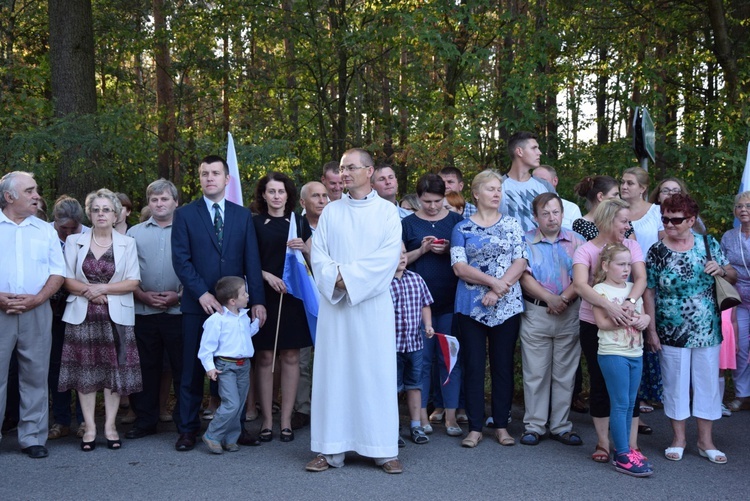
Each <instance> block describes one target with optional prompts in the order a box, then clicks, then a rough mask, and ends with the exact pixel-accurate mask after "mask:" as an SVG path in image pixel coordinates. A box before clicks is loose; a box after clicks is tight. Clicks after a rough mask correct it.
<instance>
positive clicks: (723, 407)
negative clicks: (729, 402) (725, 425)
mask: <svg viewBox="0 0 750 501" xmlns="http://www.w3.org/2000/svg"><path fill="white" fill-rule="evenodd" d="M721 415H722V416H724V417H729V416H731V415H732V411H730V410H729V409H728V408H727V406H726V405H724V404H723V403H722V404H721Z"/></svg>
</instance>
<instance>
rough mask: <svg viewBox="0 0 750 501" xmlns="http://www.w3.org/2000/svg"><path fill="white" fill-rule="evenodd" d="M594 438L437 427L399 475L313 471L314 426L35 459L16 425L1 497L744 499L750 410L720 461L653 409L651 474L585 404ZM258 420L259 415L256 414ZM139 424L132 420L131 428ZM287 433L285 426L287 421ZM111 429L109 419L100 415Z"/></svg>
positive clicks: (57, 451) (586, 433)
mask: <svg viewBox="0 0 750 501" xmlns="http://www.w3.org/2000/svg"><path fill="white" fill-rule="evenodd" d="M522 412H523V411H522V409H520V408H515V409H514V411H513V423H512V424H511V425H510V427H509V431H510V432H511V433H512V434H513V435H514V436H515V437H517V438H518V437H519V436H520V433H521V431H522V424H521V421H522V417H523V415H522ZM573 419H574V422H575V428H576V430H577V431H578V432H579V433H580V435H581V436H582V437H583V440H584V445H583V446H582V447H569V446H564V445H562V444H560V443H557V442H554V441H551V440H544V441H542V443H541V444H539V445H538V446H536V447H529V446H523V445H516V446H515V447H501V446H500V445H499V444H497V442H494V441H493V440H492V436H493V435H492V430H489V429H487V430H485V435H484V437H485V438H484V440H483V441H482V443H480V444H479V446H478V447H477V448H476V449H463V448H461V447H460V445H459V444H460V440H461V439H460V438H451V437H448V436H446V435H445V429H444V427H443V426H442V425H438V426H436V427H435V434H433V435H432V436H431V442H430V443H429V444H426V445H421V446H418V445H414V444H412V443H411V442H408V443H407V447H406V448H405V449H402V450H401V455H400V458H401V460H402V461H403V463H404V468H405V472H404V473H403V474H401V475H387V474H385V473H384V472H382V471H381V470H380V469H379V468H376V467H375V466H374V465H373V464H372V462H371V461H370V460H368V459H365V458H360V457H357V456H356V455H354V454H351V455H348V456H347V464H346V466H345V467H344V468H342V469H340V470H336V469H329V470H328V471H326V472H322V473H309V472H306V471H305V470H304V465H305V463H307V461H309V460H310V459H311V458H312V457H313V454H312V453H311V452H310V450H309V448H310V435H309V428H306V429H303V430H299V431H298V432H297V438H296V440H295V441H294V442H291V443H286V444H285V443H281V442H279V441H278V438H276V439H275V440H274V441H273V442H270V443H267V444H263V445H262V446H260V447H253V448H250V447H243V448H242V449H241V450H240V452H237V453H233V454H228V453H225V454H224V455H222V456H214V455H211V454H209V453H208V452H207V450H206V448H205V446H204V445H203V444H202V443H200V444H199V445H198V447H196V449H195V450H194V451H192V452H187V453H179V452H176V451H175V450H174V449H173V444H174V441H175V439H176V437H177V435H176V433H175V432H174V431H173V430H174V427H173V425H171V424H167V425H161V429H162V430H163V433H159V434H158V435H154V436H151V437H147V438H143V439H140V440H128V441H125V443H124V447H123V449H122V450H120V451H111V450H107V449H106V447H105V446H104V442H103V439H102V438H101V437H99V440H100V443H99V444H98V448H97V449H96V450H95V451H93V452H90V453H83V452H81V451H80V449H79V447H78V440H77V439H75V438H72V437H68V438H64V439H61V440H57V441H53V442H50V443H49V444H48V445H49V449H50V457H49V458H46V459H41V460H32V459H29V458H27V457H26V456H25V455H23V454H21V453H19V452H18V447H17V441H16V435H15V433H14V432H11V433H10V434H8V435H7V436H5V437H4V438H3V441H2V443H1V444H0V499H2V500H16V499H45V500H64V499H75V500H88V499H97V500H101V499H146V498H149V499H183V500H184V499H216V498H221V499H227V498H228V499H253V498H255V499H272V500H275V499H285V500H286V499H325V500H336V499H368V500H379V499H409V500H421V499H430V500H431V499H445V500H463V499H525V500H529V499H576V500H579V499H602V498H604V499H614V498H617V499H626V498H633V497H634V498H640V499H677V498H679V499H737V498H739V499H743V498H744V497H745V496H746V495H747V491H748V487H750V481H748V470H749V469H750V412H748V411H745V412H740V413H736V414H735V415H733V416H732V417H730V418H724V419H722V420H721V421H718V422H717V423H716V424H715V440H716V443H717V445H718V447H719V448H721V449H722V450H723V451H724V452H725V453H726V454H727V456H728V457H729V462H728V464H726V465H714V464H711V463H709V462H708V461H707V460H705V459H703V458H701V457H699V456H698V451H697V447H696V446H695V440H696V438H695V437H696V430H695V423H694V422H689V424H688V437H689V438H688V441H689V446H688V448H687V450H686V452H685V458H684V459H683V460H682V461H681V462H671V461H667V460H666V459H664V457H663V450H664V448H665V447H667V446H668V445H669V441H670V438H671V434H670V430H669V424H668V420H667V419H666V418H665V417H664V415H663V413H662V411H660V410H656V411H655V412H654V413H652V414H650V415H649V416H648V423H649V424H650V425H651V426H653V427H654V430H655V432H654V434H653V435H651V436H646V437H644V436H641V442H640V444H641V447H642V449H643V452H644V453H645V454H646V455H647V456H649V458H650V459H651V460H652V462H653V463H654V467H655V473H654V475H653V476H652V477H650V478H647V479H639V478H632V477H628V476H626V475H622V474H619V473H617V472H615V471H614V469H613V467H612V466H610V465H603V464H597V463H594V462H593V461H591V459H589V455H590V454H591V452H592V451H593V449H594V445H595V435H594V430H593V427H592V425H591V421H590V418H588V416H584V415H581V414H573ZM248 427H249V429H250V430H251V431H254V432H257V431H258V430H257V428H258V427H259V422H258V421H255V422H253V423H250V424H249V425H248ZM128 428H129V427H128V426H126V425H122V426H120V429H121V434H122V433H123V432H124V431H125V430H127V429H128ZM274 432H275V433H277V434H278V424H276V429H275V430H274ZM100 433H101V424H100Z"/></svg>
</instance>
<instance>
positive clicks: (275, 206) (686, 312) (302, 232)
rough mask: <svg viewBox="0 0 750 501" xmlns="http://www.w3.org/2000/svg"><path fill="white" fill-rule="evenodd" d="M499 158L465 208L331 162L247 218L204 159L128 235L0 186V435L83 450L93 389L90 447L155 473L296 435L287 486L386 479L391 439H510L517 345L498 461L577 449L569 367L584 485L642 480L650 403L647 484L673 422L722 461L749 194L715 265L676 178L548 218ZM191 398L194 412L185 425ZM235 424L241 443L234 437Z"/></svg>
mask: <svg viewBox="0 0 750 501" xmlns="http://www.w3.org/2000/svg"><path fill="white" fill-rule="evenodd" d="M508 152H509V157H510V162H511V164H510V165H511V166H510V169H509V171H508V172H507V173H506V174H505V175H501V174H499V173H497V172H495V171H492V170H485V171H482V172H480V173H479V174H477V175H476V176H474V178H473V180H472V182H471V186H470V189H469V190H468V193H470V197H468V198H464V197H463V194H464V180H463V176H462V173H461V171H460V170H459V169H457V168H455V167H446V168H444V169H442V170H441V171H440V172H439V173H437V174H436V173H428V174H425V175H423V176H422V177H421V178H420V179H419V180H418V181H417V183H416V190H415V193H414V194H409V195H405V196H403V198H402V199H401V200H400V202H399V200H397V195H398V180H397V177H396V174H395V172H394V170H393V169H392V168H391V167H390V166H388V165H385V164H383V165H376V164H375V162H374V161H373V159H372V157H371V156H370V154H369V153H368V152H367V151H365V150H361V149H352V150H349V151H347V152H346V153H345V154H344V155H343V157H342V158H341V160H340V162H329V163H327V164H326V165H325V166H324V168H323V173H322V176H321V179H320V182H318V181H311V182H308V183H307V184H305V185H304V186H302V187H301V188H300V189H299V190H298V189H297V187H296V186H295V184H294V182H293V181H292V179H290V178H289V177H288V176H286V175H285V174H282V173H278V172H269V173H268V174H267V175H265V176H264V177H263V178H261V179H259V180H258V182H257V184H256V185H255V189H254V202H253V204H252V206H251V209H250V210H248V209H246V208H244V207H242V206H240V205H237V204H236V203H233V202H232V201H230V200H228V199H227V196H226V187H227V184H228V182H229V170H228V166H227V164H226V162H225V160H224V159H223V158H221V157H218V156H213V155H211V156H207V157H206V158H204V159H203V160H202V161H201V163H200V166H199V168H198V174H199V176H198V177H199V181H200V186H201V192H202V196H201V197H199V198H198V199H197V200H194V201H192V202H190V203H188V204H186V205H184V206H182V207H178V205H179V202H178V191H177V188H176V187H175V186H174V184H172V183H171V182H170V181H167V180H164V179H160V180H157V181H154V182H153V183H151V184H150V185H149V186H148V188H147V190H146V205H145V206H144V207H143V209H142V210H141V222H140V223H139V224H137V225H134V226H132V227H129V226H128V219H127V218H128V216H129V215H130V211H131V210H132V209H133V207H132V204H131V202H130V199H129V198H128V197H127V196H125V195H124V194H120V193H114V192H112V191H110V190H107V189H99V190H97V191H95V192H92V193H90V194H89V195H88V196H87V197H86V199H85V201H84V204H83V206H81V204H79V202H78V201H77V200H75V199H73V198H71V197H69V196H65V195H63V196H61V197H60V198H59V199H58V200H57V201H56V202H55V204H54V206H53V207H52V210H51V212H50V216H51V219H52V220H51V221H50V222H46V221H43V219H44V220H46V219H47V213H46V210H44V209H43V207H42V203H43V201H42V199H41V197H40V196H39V193H38V189H37V185H36V182H35V180H34V178H33V175H31V174H29V173H25V172H20V171H16V172H11V173H8V174H6V175H5V176H3V177H2V179H1V180H0V195H1V197H2V198H1V199H0V208H1V209H2V216H0V239H1V240H3V241H5V242H7V243H8V247H7V248H6V251H4V252H3V253H2V254H1V255H0V330H2V331H3V332H4V333H5V335H4V336H2V337H0V343H1V344H0V420H3V433H6V432H7V431H8V430H10V429H12V428H13V427H15V426H16V425H17V427H18V442H19V445H20V447H21V450H22V451H23V452H24V453H26V454H28V455H29V456H30V457H32V458H42V457H46V456H47V455H48V449H47V447H46V446H47V441H48V440H55V439H59V438H62V437H65V436H68V435H69V434H71V433H76V434H77V436H78V437H79V438H80V439H81V442H80V448H81V450H82V451H84V452H90V451H92V450H94V449H95V448H96V446H97V433H98V431H97V423H96V419H95V415H96V412H95V411H96V398H97V392H99V391H102V392H103V407H104V427H103V435H104V440H105V443H106V446H107V448H109V449H113V450H117V449H120V448H121V447H123V441H122V440H121V435H120V431H119V430H118V422H117V414H118V410H119V409H120V407H121V406H130V408H131V410H132V419H130V421H131V422H132V426H131V427H130V428H129V429H128V431H127V432H125V433H123V436H124V437H125V438H126V439H140V438H143V437H146V436H148V435H152V434H155V433H157V425H158V423H159V422H160V421H174V422H175V425H176V428H177V432H178V439H177V441H176V443H175V448H176V450H178V451H189V450H191V449H193V448H194V447H195V446H196V441H197V439H198V438H199V437H200V438H202V441H203V442H204V443H205V445H206V447H207V448H208V450H209V451H210V452H212V453H215V454H221V453H223V452H225V451H228V452H233V451H236V450H238V448H239V446H258V445H260V444H261V443H263V442H268V441H271V440H273V439H274V438H275V437H277V438H278V439H279V440H280V441H282V442H290V441H292V440H294V438H295V437H294V430H296V429H299V428H301V427H304V426H307V425H310V426H311V449H312V451H313V452H315V453H318V455H317V456H316V457H315V458H314V459H313V460H312V461H310V462H309V463H308V464H307V466H306V468H307V469H308V470H309V471H323V470H326V469H328V468H329V467H341V466H343V465H344V460H345V453H346V452H349V451H354V452H357V453H359V454H361V455H363V456H366V457H371V458H373V459H374V460H375V463H376V464H377V465H378V466H380V467H382V469H383V470H384V471H386V472H387V473H400V472H401V471H403V465H402V464H401V462H400V461H399V459H398V448H399V447H403V446H405V441H404V440H403V436H406V437H408V438H410V439H411V440H412V441H413V442H414V443H415V444H420V445H422V444H427V443H429V435H430V434H432V433H434V432H435V428H433V425H435V424H438V423H444V425H445V432H446V433H447V434H448V435H449V436H454V437H459V438H460V439H461V440H460V445H461V446H463V447H467V448H474V447H477V446H478V445H479V443H480V441H481V440H482V439H483V438H484V436H485V435H484V429H485V428H490V429H491V430H492V434H493V436H494V439H495V440H496V441H497V442H498V443H499V444H500V445H502V446H512V445H515V443H516V439H515V438H514V437H513V436H512V435H511V434H510V433H509V431H508V423H509V422H510V410H511V404H512V402H513V392H514V375H515V374H514V370H515V366H514V354H515V350H516V345H517V343H518V339H519V338H520V348H521V357H522V380H523V392H524V403H525V411H524V417H523V433H522V434H521V436H520V443H521V444H523V445H528V446H534V445H537V444H538V443H539V442H540V441H541V440H543V439H545V438H550V439H553V440H556V441H558V442H560V443H562V444H564V445H569V446H581V445H583V440H582V439H581V437H580V435H579V434H578V433H576V431H575V430H574V429H573V425H572V422H571V420H570V412H571V408H572V409H577V408H578V409H579V410H581V409H580V407H581V406H582V405H583V403H582V401H581V392H582V388H581V380H582V376H581V372H582V364H581V363H580V361H581V358H583V359H585V362H586V363H585V368H586V370H587V371H588V375H589V384H590V389H589V394H588V405H587V406H588V412H590V415H591V417H592V421H593V425H594V429H595V431H596V436H597V443H596V445H595V448H594V451H593V454H592V455H591V458H592V459H593V460H594V461H597V462H601V463H612V464H613V465H614V468H615V469H616V470H617V471H619V472H622V473H626V474H629V475H633V476H638V477H642V476H648V475H651V474H652V473H653V463H652V461H650V460H649V459H648V458H646V457H645V456H644V455H643V454H642V452H641V451H640V448H639V447H638V435H639V433H641V434H642V433H651V432H652V430H651V428H650V427H649V426H648V425H647V424H646V423H645V421H644V419H643V417H644V416H643V415H645V414H647V413H648V412H651V411H653V408H654V405H660V406H663V408H664V412H665V414H666V415H667V417H668V418H669V419H670V422H671V424H672V430H673V436H672V439H671V442H670V443H669V446H668V447H666V449H665V454H664V455H665V458H666V459H667V460H672V461H679V460H681V459H682V457H683V453H684V451H685V449H686V447H687V438H686V437H687V435H686V427H687V418H689V417H695V418H696V421H697V430H698V441H697V449H698V453H699V454H700V455H701V456H703V457H706V458H707V459H708V460H709V461H711V462H712V463H717V464H723V463H726V462H727V455H726V454H725V453H724V452H722V451H721V450H719V449H718V447H717V445H716V444H715V443H714V441H713V436H712V423H713V421H715V420H717V419H719V418H720V417H721V416H722V415H730V414H731V412H733V411H739V410H741V409H745V408H747V407H748V406H750V364H748V352H749V351H750V313H749V312H750V271H748V267H747V262H748V261H750V240H749V239H750V192H745V193H741V194H739V195H738V196H737V198H736V201H735V206H734V216H735V217H736V218H737V219H738V220H739V221H740V223H741V225H740V227H738V228H735V229H733V230H730V231H728V232H726V233H725V234H724V236H723V237H722V238H721V239H720V241H718V240H716V239H714V238H713V237H712V236H710V235H706V234H705V230H704V228H703V224H702V222H701V220H700V217H699V208H698V205H697V203H696V202H695V200H694V199H693V198H692V197H691V196H690V195H689V193H688V190H687V186H686V185H685V183H684V182H683V181H681V180H679V179H676V178H667V179H664V180H662V181H661V182H660V183H658V185H657V186H656V188H655V189H654V190H653V191H652V192H651V193H650V194H649V175H648V173H647V172H646V171H645V170H643V169H641V168H639V167H634V168H630V169H627V170H625V171H624V172H623V173H622V179H621V181H617V180H615V179H614V178H612V177H609V176H604V175H594V176H588V177H586V178H584V179H583V180H581V181H580V182H579V183H578V184H577V185H576V187H575V190H574V191H575V193H576V194H577V195H578V196H579V197H580V198H581V199H582V200H583V201H584V202H585V208H586V213H585V214H584V215H582V213H581V211H580V208H579V207H578V205H577V204H576V203H574V202H571V201H569V200H564V199H562V198H561V197H560V196H559V195H558V194H557V192H556V187H557V184H558V180H559V179H558V174H557V172H556V170H555V169H554V168H553V167H551V166H547V165H541V162H540V159H541V152H540V150H539V145H538V143H537V140H536V137H535V136H534V135H533V134H531V133H528V132H519V133H516V134H514V135H513V136H512V137H511V138H510V139H509V142H508ZM298 193H299V195H298ZM85 218H87V219H88V222H89V223H90V227H89V226H85V225H84V222H86V221H85ZM290 225H291V226H292V227H293V228H296V235H292V237H291V238H290ZM745 248H747V249H748V252H747V253H745V251H744V249H745ZM292 251H299V252H300V253H301V255H302V256H303V257H304V261H306V262H307V265H308V266H309V269H310V270H311V274H312V277H313V280H314V283H315V286H316V287H317V290H318V292H319V299H320V301H319V302H320V307H319V312H318V318H317V327H316V326H315V325H311V324H310V323H309V321H308V316H307V314H306V310H305V308H306V305H305V304H304V302H303V301H302V300H301V299H299V298H298V297H296V295H293V294H290V292H292V291H290V290H289V288H290V287H291V285H290V284H288V283H287V282H285V281H284V279H283V276H284V271H285V256H286V254H287V252H292ZM746 254H747V257H746ZM717 276H720V277H724V278H726V280H728V281H729V282H730V283H735V282H736V284H737V288H738V290H739V293H740V295H741V298H742V304H741V305H740V306H739V307H737V308H735V309H734V310H733V311H731V312H726V315H725V319H724V325H722V314H721V311H720V309H719V307H718V306H717V304H716V300H715V297H714V277H717ZM295 287H296V286H295ZM723 332H724V334H722V333H723ZM441 335H449V336H454V337H455V338H456V339H457V341H458V346H459V348H458V358H457V361H456V363H455V365H454V366H453V367H452V368H451V363H450V362H451V360H450V359H451V353H450V349H448V350H446V348H445V347H446V346H450V347H452V348H453V347H455V346H456V345H447V344H446V341H445V340H444V339H441V338H440V336H441ZM313 344H314V346H313ZM313 350H314V357H313ZM454 355H455V353H454ZM581 355H583V357H581ZM311 360H314V362H311ZM487 362H489V376H490V379H491V384H490V403H489V406H487V405H486V395H485V378H486V375H487V373H486V366H487ZM721 370H732V371H733V380H734V383H735V395H736V399H735V400H733V401H731V402H729V403H728V404H726V405H725V404H723V403H722V400H723V392H724V387H723V378H722V377H720V375H721ZM206 378H208V379H209V381H210V384H209V393H210V395H211V398H210V400H209V402H210V403H209V405H208V406H207V408H206V409H203V411H202V409H201V407H202V405H203V402H204V400H205V396H204V388H205V382H206ZM170 386H171V388H172V389H173V391H174V397H175V406H174V409H173V411H172V412H171V413H170V411H169V409H168V408H167V404H166V402H167V401H168V399H167V397H168V396H169V394H170ZM19 388H20V390H19ZM402 391H403V392H405V393H406V403H407V408H408V414H409V416H408V421H409V433H408V434H405V435H403V436H402V433H401V430H400V426H399V421H400V420H399V411H398V393H399V392H402ZM72 392H74V393H75V402H76V405H75V409H76V411H75V414H76V421H77V422H78V424H79V426H78V428H77V431H74V430H73V428H72V423H73V418H72V415H73V413H74V412H73V409H72V402H73V398H72ZM279 395H280V403H277V402H278V401H279ZM126 398H127V400H126ZM50 401H51V404H50ZM6 404H7V405H6ZM50 408H51V410H52V412H51V414H52V416H51V419H50V416H49V414H50V412H49V409H50ZM428 411H431V413H428ZM275 412H278V413H279V417H278V421H279V430H278V433H277V432H275V431H274V416H273V414H274V413H275ZM254 419H260V420H261V426H260V433H259V435H257V436H252V435H251V434H250V433H248V432H247V431H246V428H245V422H246V421H247V420H254ZM205 420H209V421H210V424H209V426H208V430H206V431H205V432H204V433H202V434H201V429H202V421H205ZM123 422H125V419H122V420H121V423H123ZM50 423H51V425H50ZM462 426H463V427H465V428H466V430H465V429H464V428H462ZM610 437H611V439H610Z"/></svg>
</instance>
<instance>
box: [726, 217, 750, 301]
mask: <svg viewBox="0 0 750 501" xmlns="http://www.w3.org/2000/svg"><path fill="white" fill-rule="evenodd" d="M721 250H722V252H723V253H724V255H725V256H726V258H727V260H728V261H729V263H730V264H731V265H732V267H734V269H735V270H737V283H736V284H734V286H735V287H736V288H737V292H739V293H740V298H742V303H743V305H744V306H745V307H746V308H750V238H747V237H745V235H743V234H742V231H741V229H740V228H734V229H731V230H729V231H728V232H726V233H724V236H723V237H721Z"/></svg>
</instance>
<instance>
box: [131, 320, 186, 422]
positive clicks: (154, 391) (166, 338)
mask: <svg viewBox="0 0 750 501" xmlns="http://www.w3.org/2000/svg"><path fill="white" fill-rule="evenodd" d="M135 340H136V343H137V344H138V356H139V357H140V359H141V377H142V378H143V391H141V392H139V393H135V394H133V395H131V396H130V402H131V405H132V406H133V410H134V411H135V414H136V416H137V419H136V421H135V426H137V427H139V428H153V427H155V426H156V425H157V424H158V423H159V392H160V386H161V374H162V371H163V369H164V354H165V353H166V355H167V358H168V359H169V365H170V366H171V368H172V379H173V381H174V393H175V396H177V404H176V405H175V408H174V412H173V413H172V417H173V419H174V420H175V423H178V427H179V423H180V421H179V419H180V413H179V408H180V405H179V402H180V398H179V396H180V377H181V376H182V357H183V347H182V315H170V314H168V313H157V314H154V315H136V316H135Z"/></svg>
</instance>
